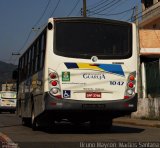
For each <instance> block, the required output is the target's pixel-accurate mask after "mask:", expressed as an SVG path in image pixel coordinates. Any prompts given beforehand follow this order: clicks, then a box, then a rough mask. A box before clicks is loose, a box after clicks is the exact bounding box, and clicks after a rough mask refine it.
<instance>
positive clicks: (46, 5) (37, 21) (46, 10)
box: [34, 0, 51, 27]
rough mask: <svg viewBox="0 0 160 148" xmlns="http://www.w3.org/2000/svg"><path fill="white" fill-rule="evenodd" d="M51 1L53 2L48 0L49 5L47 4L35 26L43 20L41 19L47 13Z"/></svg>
mask: <svg viewBox="0 0 160 148" xmlns="http://www.w3.org/2000/svg"><path fill="white" fill-rule="evenodd" d="M50 2H51V0H48V3H47V5H46V7H45V9H44V11H43V13H42V15H41V16H40V18H39V19H38V20H37V22H36V23H35V25H34V27H35V26H37V24H38V23H39V22H40V21H41V19H42V18H43V16H44V14H45V13H46V11H47V9H48V6H49V4H50Z"/></svg>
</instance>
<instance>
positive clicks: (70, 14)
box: [67, 0, 80, 16]
mask: <svg viewBox="0 0 160 148" xmlns="http://www.w3.org/2000/svg"><path fill="white" fill-rule="evenodd" d="M79 2H80V1H79V0H77V2H76V4H75V6H74V7H73V9H72V10H71V11H70V13H69V14H68V15H67V16H70V15H71V14H72V12H73V11H74V10H75V9H76V7H77V5H78V3H79Z"/></svg>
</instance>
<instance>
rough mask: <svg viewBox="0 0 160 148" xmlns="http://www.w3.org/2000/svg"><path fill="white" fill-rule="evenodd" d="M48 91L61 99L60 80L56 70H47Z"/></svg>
mask: <svg viewBox="0 0 160 148" xmlns="http://www.w3.org/2000/svg"><path fill="white" fill-rule="evenodd" d="M48 82H49V92H50V94H51V95H52V96H54V97H55V98H57V99H61V98H62V97H61V89H60V81H59V77H58V74H57V72H56V71H54V70H52V69H49V70H48Z"/></svg>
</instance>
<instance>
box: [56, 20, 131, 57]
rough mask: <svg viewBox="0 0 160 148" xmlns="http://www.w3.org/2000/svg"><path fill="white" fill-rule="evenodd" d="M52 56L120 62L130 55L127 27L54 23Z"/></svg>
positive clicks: (82, 22)
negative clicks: (94, 57)
mask: <svg viewBox="0 0 160 148" xmlns="http://www.w3.org/2000/svg"><path fill="white" fill-rule="evenodd" d="M54 39H55V40H54V53H55V54H57V55H60V56H65V57H73V58H74V57H75V58H91V57H92V56H98V58H100V59H107V58H109V59H123V58H129V57H130V56H131V55H132V27H131V24H128V23H115V22H114V23H111V22H109V23H107V22H93V21H92V22H91V21H88V22H87V21H78V22H76V21H56V22H55V34H54Z"/></svg>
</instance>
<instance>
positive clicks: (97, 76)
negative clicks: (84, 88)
mask: <svg viewBox="0 0 160 148" xmlns="http://www.w3.org/2000/svg"><path fill="white" fill-rule="evenodd" d="M83 78H84V79H99V80H105V79H106V77H105V75H104V74H83Z"/></svg>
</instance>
